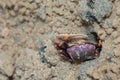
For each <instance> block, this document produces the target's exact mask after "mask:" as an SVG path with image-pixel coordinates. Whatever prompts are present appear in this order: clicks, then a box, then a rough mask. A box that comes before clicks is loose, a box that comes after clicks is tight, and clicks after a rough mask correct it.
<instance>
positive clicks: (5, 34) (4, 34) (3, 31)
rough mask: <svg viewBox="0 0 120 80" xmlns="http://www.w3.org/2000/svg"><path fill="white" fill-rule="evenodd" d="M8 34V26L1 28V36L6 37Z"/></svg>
mask: <svg viewBox="0 0 120 80" xmlns="http://www.w3.org/2000/svg"><path fill="white" fill-rule="evenodd" d="M8 34H9V30H8V28H4V29H3V30H2V37H7V36H8Z"/></svg>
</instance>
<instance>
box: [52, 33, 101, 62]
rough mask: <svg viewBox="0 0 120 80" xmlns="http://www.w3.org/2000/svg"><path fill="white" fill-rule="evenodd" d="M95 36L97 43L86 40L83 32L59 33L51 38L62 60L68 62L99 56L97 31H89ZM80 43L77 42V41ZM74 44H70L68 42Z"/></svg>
mask: <svg viewBox="0 0 120 80" xmlns="http://www.w3.org/2000/svg"><path fill="white" fill-rule="evenodd" d="M91 34H93V35H94V36H95V38H96V41H97V43H96V44H94V43H92V42H89V41H88V39H87V38H88V37H87V35H84V34H59V35H57V36H54V37H53V38H52V42H53V43H54V45H55V48H56V49H57V50H58V51H59V53H60V56H61V58H62V59H63V60H65V61H69V62H84V61H87V60H92V59H96V58H98V57H99V55H100V52H101V48H102V42H101V40H100V38H99V37H98V35H97V33H95V32H91ZM80 40H81V41H82V43H79V41H80ZM72 41H73V43H74V44H72V45H71V44H70V43H72Z"/></svg>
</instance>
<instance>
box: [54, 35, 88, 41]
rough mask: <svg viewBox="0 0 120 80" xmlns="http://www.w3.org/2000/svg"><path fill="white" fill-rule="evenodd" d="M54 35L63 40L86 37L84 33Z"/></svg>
mask: <svg viewBox="0 0 120 80" xmlns="http://www.w3.org/2000/svg"><path fill="white" fill-rule="evenodd" d="M56 37H57V38H59V39H61V40H64V41H67V40H72V39H87V38H88V36H87V35H85V34H59V35H57V36H56Z"/></svg>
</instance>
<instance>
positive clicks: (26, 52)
mask: <svg viewBox="0 0 120 80" xmlns="http://www.w3.org/2000/svg"><path fill="white" fill-rule="evenodd" d="M85 1H87V0H80V1H78V0H14V1H13V0H0V80H120V0H101V2H100V1H98V0H88V1H95V3H94V9H96V10H97V13H96V12H94V11H92V10H91V8H92V9H93V6H92V5H93V3H90V5H89V6H88V5H87V8H86V7H84V6H86V2H85ZM97 1H98V2H97ZM81 3H83V5H84V6H81ZM103 3H106V5H105V4H103ZM101 4H103V5H104V8H103V7H102V6H101ZM97 5H99V6H97ZM83 7H84V8H83ZM89 7H91V8H90V9H89ZM97 8H99V9H97ZM102 8H103V9H102ZM101 10H102V11H101ZM81 11H82V12H83V13H82V12H81ZM86 11H90V12H91V14H89V16H87V18H86V17H85V15H86ZM84 13H85V14H84ZM81 14H82V15H81ZM91 15H92V20H93V19H94V20H93V21H92V22H90V23H89V20H91ZM93 16H94V18H93ZM87 19H89V20H88V21H86V20H87ZM96 19H97V20H98V21H96ZM86 22H87V23H86ZM89 31H95V32H97V33H98V35H99V36H100V38H101V39H102V41H103V42H102V43H103V48H102V51H101V55H100V57H99V58H97V59H95V60H91V61H86V62H84V63H81V64H71V63H69V62H65V61H63V60H61V58H60V56H59V54H58V52H57V50H56V49H55V48H54V45H53V44H52V41H51V37H52V36H54V35H55V34H59V33H67V34H69V33H70V34H72V33H74V34H75V33H77V34H86V33H87V32H89ZM42 46H47V48H46V53H45V55H46V58H47V61H48V62H49V64H47V63H43V62H42V61H41V59H40V54H39V51H40V48H41V47H42Z"/></svg>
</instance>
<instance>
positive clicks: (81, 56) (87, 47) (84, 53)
mask: <svg viewBox="0 0 120 80" xmlns="http://www.w3.org/2000/svg"><path fill="white" fill-rule="evenodd" d="M95 48H96V47H95V45H94V44H90V43H85V44H81V45H75V46H72V47H70V48H68V49H67V53H68V54H69V56H70V57H71V59H72V60H73V61H85V60H88V59H94V53H95Z"/></svg>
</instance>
